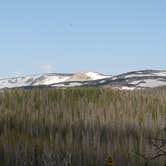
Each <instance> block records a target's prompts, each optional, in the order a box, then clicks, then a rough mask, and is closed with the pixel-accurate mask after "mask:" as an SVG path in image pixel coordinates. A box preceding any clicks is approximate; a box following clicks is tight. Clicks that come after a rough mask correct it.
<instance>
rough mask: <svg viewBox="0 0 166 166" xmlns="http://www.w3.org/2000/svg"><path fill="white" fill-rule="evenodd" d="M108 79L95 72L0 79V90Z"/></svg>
mask: <svg viewBox="0 0 166 166" xmlns="http://www.w3.org/2000/svg"><path fill="white" fill-rule="evenodd" d="M106 78H110V76H105V75H103V74H100V73H97V72H81V73H76V74H59V73H51V74H39V75H32V76H23V77H14V78H5V79H0V89H2V88H17V87H36V86H54V85H55V84H60V83H68V82H73V83H74V82H77V81H78V82H80V83H82V84H83V82H86V81H87V82H88V81H92V80H93V81H94V80H99V79H106Z"/></svg>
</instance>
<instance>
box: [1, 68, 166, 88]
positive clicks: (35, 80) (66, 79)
mask: <svg viewBox="0 0 166 166" xmlns="http://www.w3.org/2000/svg"><path fill="white" fill-rule="evenodd" d="M79 86H80V87H82V86H97V87H111V88H117V89H121V90H134V89H144V88H154V87H160V86H166V71H158V70H142V71H133V72H128V73H124V74H120V75H116V76H108V75H103V74H100V73H97V72H81V73H76V74H58V73H52V74H40V75H32V76H25V77H15V78H5V79H0V89H2V88H17V87H24V88H33V87H54V88H59V87H64V88H67V87H79Z"/></svg>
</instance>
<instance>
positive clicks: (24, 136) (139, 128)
mask: <svg viewBox="0 0 166 166" xmlns="http://www.w3.org/2000/svg"><path fill="white" fill-rule="evenodd" d="M165 117H166V88H163V89H162V90H149V91H133V92H128V91H118V90H111V89H99V88H98V89H97V88H74V89H59V90H58V89H33V90H21V89H19V90H6V91H4V92H1V93H0V165H2V166H3V165H4V166H102V165H103V166H104V165H105V160H106V159H107V158H108V157H109V156H111V158H112V159H113V162H114V163H115V164H116V166H143V165H144V164H145V162H146V159H145V158H143V157H140V154H146V155H147V158H148V156H149V157H150V156H152V155H153V153H155V152H156V149H155V148H154V147H153V146H152V145H151V143H150V140H151V139H152V138H166V132H165V130H166V129H165ZM165 163H166V157H160V158H157V159H156V160H153V161H150V162H149V163H148V164H149V166H162V165H164V164H165Z"/></svg>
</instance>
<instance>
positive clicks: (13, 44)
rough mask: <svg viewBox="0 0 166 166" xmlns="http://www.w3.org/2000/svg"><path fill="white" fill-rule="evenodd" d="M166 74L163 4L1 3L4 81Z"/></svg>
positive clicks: (106, 0)
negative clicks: (32, 76)
mask: <svg viewBox="0 0 166 166" xmlns="http://www.w3.org/2000/svg"><path fill="white" fill-rule="evenodd" d="M143 69H160V70H166V1H165V0H125V1H124V0H47V1H46V0H28V1H23V0H14V1H13V0H5V1H0V77H8V76H16V75H29V74H36V73H47V72H57V73H76V72H80V71H96V72H101V73H104V74H110V75H112V74H119V73H123V72H127V71H132V70H143Z"/></svg>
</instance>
